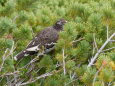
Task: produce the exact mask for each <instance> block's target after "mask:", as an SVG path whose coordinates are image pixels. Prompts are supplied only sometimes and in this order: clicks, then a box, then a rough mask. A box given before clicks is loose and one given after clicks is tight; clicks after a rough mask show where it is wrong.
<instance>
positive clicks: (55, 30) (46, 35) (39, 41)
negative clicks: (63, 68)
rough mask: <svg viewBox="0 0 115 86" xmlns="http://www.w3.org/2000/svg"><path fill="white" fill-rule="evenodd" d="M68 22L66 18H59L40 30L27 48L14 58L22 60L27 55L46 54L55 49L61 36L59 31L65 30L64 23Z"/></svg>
mask: <svg viewBox="0 0 115 86" xmlns="http://www.w3.org/2000/svg"><path fill="white" fill-rule="evenodd" d="M65 23H66V21H65V20H64V19H60V20H58V21H57V22H56V23H55V24H54V25H53V26H51V27H48V28H45V29H44V30H42V31H41V32H39V33H38V34H37V35H36V36H35V37H34V38H33V40H32V41H31V42H30V43H29V45H28V46H27V47H26V49H25V50H23V51H22V52H20V53H19V54H17V55H16V56H15V57H14V59H15V60H20V59H22V58H23V57H25V56H28V55H34V54H37V53H38V54H39V53H42V54H45V53H48V52H50V51H51V50H53V49H54V45H55V44H56V42H57V40H58V38H59V32H60V31H62V30H63V25H64V24H65Z"/></svg>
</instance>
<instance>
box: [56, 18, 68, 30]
mask: <svg viewBox="0 0 115 86" xmlns="http://www.w3.org/2000/svg"><path fill="white" fill-rule="evenodd" d="M65 23H67V21H66V20H65V19H59V20H58V21H57V22H56V23H55V25H54V28H55V29H57V30H63V25H64V24H65Z"/></svg>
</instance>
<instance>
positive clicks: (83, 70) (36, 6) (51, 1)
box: [0, 0, 115, 86]
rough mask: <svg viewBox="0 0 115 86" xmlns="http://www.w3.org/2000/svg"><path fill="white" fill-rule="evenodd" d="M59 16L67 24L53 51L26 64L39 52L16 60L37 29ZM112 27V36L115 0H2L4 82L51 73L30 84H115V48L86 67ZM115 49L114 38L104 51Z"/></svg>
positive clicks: (0, 74)
mask: <svg viewBox="0 0 115 86" xmlns="http://www.w3.org/2000/svg"><path fill="white" fill-rule="evenodd" d="M59 18H64V19H66V20H67V21H68V23H67V24H66V25H65V26H64V31H63V32H61V33H60V39H59V40H58V44H57V45H56V49H55V51H54V52H52V53H50V54H47V55H45V56H43V58H42V59H41V60H40V61H39V62H36V63H34V64H31V65H29V67H26V68H24V66H25V65H26V64H28V63H29V62H30V60H32V59H33V58H36V55H35V56H29V57H27V58H24V59H23V60H21V61H20V62H16V61H14V60H13V56H15V55H16V54H17V53H18V52H20V51H21V50H23V49H24V48H25V47H26V45H27V44H28V43H29V42H30V40H31V39H32V38H33V37H34V36H35V35H36V33H38V32H39V31H41V30H42V29H44V28H45V27H48V26H51V25H53V24H54V22H55V21H56V20H58V19H59ZM107 31H108V36H110V35H111V34H112V33H114V32H115V0H0V86H3V85H8V86H9V85H12V84H17V83H19V82H22V83H24V82H27V81H29V82H31V80H33V79H34V78H35V77H38V76H40V75H41V74H45V73H47V72H51V71H55V73H54V74H53V75H52V76H48V77H46V78H41V79H39V80H37V81H36V82H34V83H29V84H28V85H27V86H114V85H115V49H111V50H108V51H104V52H102V53H100V54H99V56H98V59H97V60H96V61H95V64H94V65H93V66H92V67H89V68H87V65H88V64H89V60H90V59H91V57H93V56H94V55H95V54H96V53H97V52H98V49H99V48H100V47H101V46H102V45H103V44H104V42H105V41H106V40H107ZM112 40H115V37H114V38H113V39H112ZM114 47H115V41H113V42H109V43H108V44H107V46H106V47H105V48H104V50H105V49H109V48H114ZM13 48H14V50H13ZM11 50H13V51H11ZM5 51H6V52H5ZM64 62H65V66H64ZM57 64H58V65H59V67H56V65H57ZM32 68H33V69H32ZM30 70H32V71H30ZM64 70H65V72H64ZM17 71H18V73H15V72H17ZM11 73H13V74H11ZM8 74H9V75H8ZM96 74H97V75H96ZM95 76H96V77H95Z"/></svg>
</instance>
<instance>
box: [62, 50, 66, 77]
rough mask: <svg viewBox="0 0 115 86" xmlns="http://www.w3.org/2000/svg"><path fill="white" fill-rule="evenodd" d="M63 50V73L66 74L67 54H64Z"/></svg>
mask: <svg viewBox="0 0 115 86" xmlns="http://www.w3.org/2000/svg"><path fill="white" fill-rule="evenodd" d="M62 52H63V73H64V75H65V74H66V69H65V55H64V49H63V50H62Z"/></svg>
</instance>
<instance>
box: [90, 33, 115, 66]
mask: <svg viewBox="0 0 115 86" xmlns="http://www.w3.org/2000/svg"><path fill="white" fill-rule="evenodd" d="M114 36H115V33H113V34H112V35H111V36H110V37H109V38H108V39H107V40H106V41H105V43H104V44H103V45H102V46H101V48H100V49H99V50H98V51H97V53H96V54H95V56H94V57H92V58H91V61H90V62H89V64H88V67H91V66H92V65H93V64H94V62H95V60H96V59H97V57H98V56H99V54H100V53H101V52H102V50H103V49H104V48H105V46H106V45H107V44H108V43H109V42H110V41H111V39H112V38H113V37H114Z"/></svg>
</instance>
